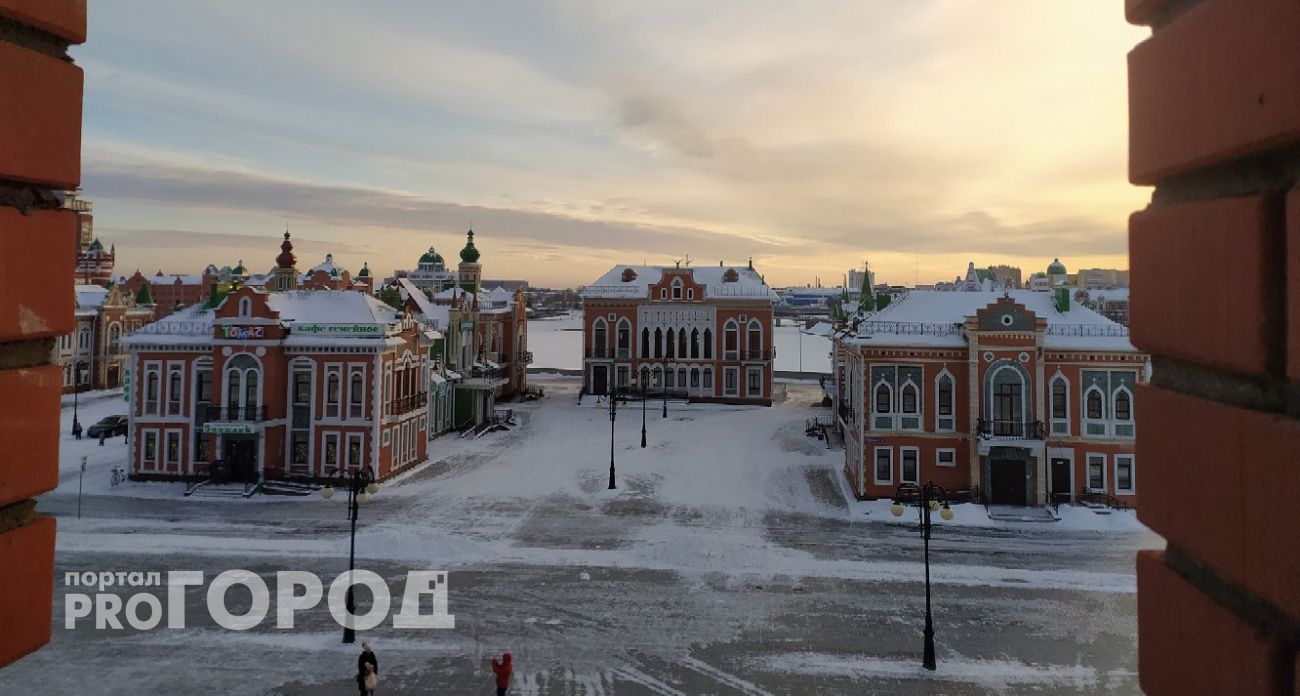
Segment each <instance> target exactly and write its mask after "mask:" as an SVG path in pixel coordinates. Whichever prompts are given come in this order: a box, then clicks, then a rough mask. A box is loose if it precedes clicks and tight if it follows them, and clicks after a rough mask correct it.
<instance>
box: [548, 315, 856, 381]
mask: <svg viewBox="0 0 1300 696" xmlns="http://www.w3.org/2000/svg"><path fill="white" fill-rule="evenodd" d="M528 349H529V350H531V351H532V352H533V364H532V365H531V367H534V368H553V369H560V370H579V369H582V318H581V316H580V315H577V314H571V315H568V316H564V317H556V318H548V319H531V320H529V322H528ZM830 351H831V343H830V341H829V340H827V339H826V338H825V337H823V336H812V335H807V334H800V332H799V329H798V327H796V326H795V325H794V324H793V323H791V322H790V321H788V320H787V321H786V322H785V323H784V324H782V325H781V326H778V327H776V369H777V370H778V371H782V372H819V373H823V374H829V373H830V371H831V358H830Z"/></svg>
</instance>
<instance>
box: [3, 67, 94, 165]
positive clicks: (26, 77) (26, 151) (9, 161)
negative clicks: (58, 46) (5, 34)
mask: <svg viewBox="0 0 1300 696" xmlns="http://www.w3.org/2000/svg"><path fill="white" fill-rule="evenodd" d="M82 78H83V76H82V72H81V68H79V67H77V66H76V65H73V64H72V63H69V62H67V61H63V60H59V59H57V58H52V57H50V56H47V55H44V54H41V53H37V52H35V51H29V50H27V49H25V48H21V47H19V46H16V45H14V44H10V43H5V42H0V104H5V105H15V104H21V105H22V108H11V107H6V108H0V178H6V179H15V180H18V181H25V182H30V183H34V184H39V185H42V186H51V187H56V188H65V189H71V188H76V186H77V184H78V183H79V182H80V181H81V87H82Z"/></svg>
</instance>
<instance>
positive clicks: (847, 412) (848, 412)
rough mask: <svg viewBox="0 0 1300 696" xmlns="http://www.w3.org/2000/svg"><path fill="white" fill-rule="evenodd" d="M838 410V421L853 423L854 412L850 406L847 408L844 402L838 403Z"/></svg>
mask: <svg viewBox="0 0 1300 696" xmlns="http://www.w3.org/2000/svg"><path fill="white" fill-rule="evenodd" d="M839 410H840V420H842V421H844V422H845V423H852V422H853V416H854V412H853V407H852V406H849V405H848V404H846V403H844V402H840V409H839Z"/></svg>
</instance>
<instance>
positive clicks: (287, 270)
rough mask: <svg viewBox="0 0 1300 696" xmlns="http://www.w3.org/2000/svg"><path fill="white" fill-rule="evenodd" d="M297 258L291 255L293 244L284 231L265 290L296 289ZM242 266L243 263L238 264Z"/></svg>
mask: <svg viewBox="0 0 1300 696" xmlns="http://www.w3.org/2000/svg"><path fill="white" fill-rule="evenodd" d="M297 264H298V258H297V257H296V256H294V255H293V242H291V241H289V230H285V231H284V241H283V242H281V243H280V254H279V256H276V257H275V271H274V272H273V273H272V276H271V282H269V283H267V288H268V289H270V290H274V291H281V292H283V291H285V290H293V289H295V288H297V287H298V268H297ZM240 265H243V262H240Z"/></svg>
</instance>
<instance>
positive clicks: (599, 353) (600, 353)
mask: <svg viewBox="0 0 1300 696" xmlns="http://www.w3.org/2000/svg"><path fill="white" fill-rule="evenodd" d="M586 357H588V358H612V357H614V352H613V351H611V350H610V349H608V348H606V347H605V346H597V347H595V348H588V349H587V352H586Z"/></svg>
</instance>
